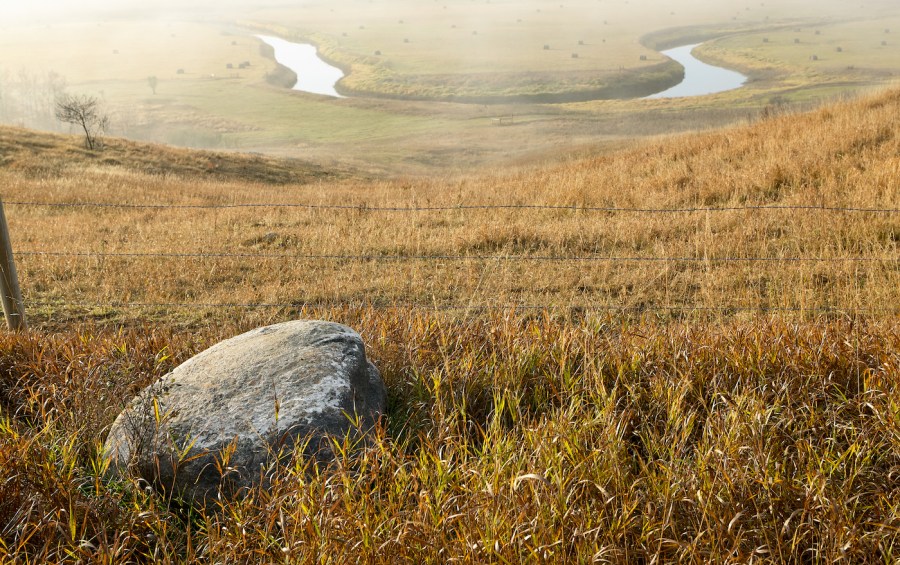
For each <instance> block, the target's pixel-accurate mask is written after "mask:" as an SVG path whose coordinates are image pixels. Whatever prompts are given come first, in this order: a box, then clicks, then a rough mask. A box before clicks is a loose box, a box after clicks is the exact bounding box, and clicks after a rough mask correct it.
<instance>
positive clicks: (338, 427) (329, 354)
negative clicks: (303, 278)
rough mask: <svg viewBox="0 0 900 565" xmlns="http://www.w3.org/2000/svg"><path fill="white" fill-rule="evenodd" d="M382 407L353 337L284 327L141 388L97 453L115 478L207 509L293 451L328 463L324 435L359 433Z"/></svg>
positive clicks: (315, 326)
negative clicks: (205, 503) (134, 480)
mask: <svg viewBox="0 0 900 565" xmlns="http://www.w3.org/2000/svg"><path fill="white" fill-rule="evenodd" d="M384 405H385V390H384V384H383V383H382V381H381V375H380V374H379V372H378V370H377V369H376V368H375V366H374V365H372V364H371V363H370V362H368V361H367V360H366V356H365V347H364V345H363V342H362V339H361V338H360V336H359V334H358V333H356V332H355V331H353V330H352V329H350V328H348V327H346V326H342V325H340V324H335V323H331V322H321V321H309V320H298V321H294V322H286V323H283V324H277V325H274V326H267V327H263V328H257V329H255V330H252V331H250V332H247V333H245V334H241V335H239V336H236V337H233V338H231V339H228V340H226V341H223V342H221V343H219V344H217V345H215V346H213V347H211V348H209V349H207V350H206V351H204V352H202V353H200V354H198V355H196V356H195V357H193V358H191V359H189V360H188V361H186V362H184V363H183V364H181V365H180V366H178V367H177V368H176V369H175V370H174V371H172V372H171V373H169V374H168V375H166V376H164V377H163V378H161V379H160V380H159V381H157V382H156V383H154V384H153V385H151V386H150V387H148V388H146V389H145V390H144V391H142V392H141V393H140V394H139V395H138V396H137V397H136V398H135V399H134V401H132V403H131V404H130V405H129V407H128V408H127V409H126V410H125V411H123V412H122V414H120V415H119V417H118V418H116V421H115V422H114V423H113V426H112V429H111V430H110V432H109V436H108V437H107V440H106V444H105V446H104V453H105V455H106V456H107V457H108V458H110V459H111V466H110V468H111V469H113V470H114V472H122V471H124V470H130V471H131V472H133V473H134V474H136V475H137V476H139V477H141V478H143V479H145V480H147V481H149V482H150V483H151V484H153V485H155V486H156V487H157V488H161V489H162V490H164V491H166V492H174V493H176V494H180V495H183V496H184V497H185V499H190V500H194V501H198V500H208V499H209V498H210V497H214V496H216V495H217V494H218V492H219V489H220V488H221V489H222V492H224V493H225V494H232V493H235V492H237V491H239V490H241V489H243V488H246V487H249V486H251V485H253V484H256V483H258V482H260V481H262V480H265V479H264V476H263V473H264V472H265V469H266V467H267V466H268V464H269V463H271V462H272V461H273V459H274V458H285V457H287V456H290V455H291V454H292V453H293V452H294V447H295V444H296V443H297V442H302V441H306V440H308V443H306V445H305V447H304V452H305V455H306V456H311V457H317V458H318V459H320V460H328V459H329V458H330V457H331V456H332V455H331V452H330V450H329V445H330V444H329V441H328V437H329V436H332V437H333V436H337V437H340V438H342V437H343V436H344V435H345V434H348V433H349V434H351V435H357V434H361V433H364V432H365V431H366V430H368V429H369V428H371V427H372V426H373V425H374V424H375V421H376V420H377V419H378V417H379V416H380V414H382V413H383V412H384ZM351 419H352V420H351ZM232 449H233V452H232V453H231V454H230V456H228V452H229V451H231V450H232ZM225 460H227V463H226V464H223V461H225ZM223 470H224V472H223Z"/></svg>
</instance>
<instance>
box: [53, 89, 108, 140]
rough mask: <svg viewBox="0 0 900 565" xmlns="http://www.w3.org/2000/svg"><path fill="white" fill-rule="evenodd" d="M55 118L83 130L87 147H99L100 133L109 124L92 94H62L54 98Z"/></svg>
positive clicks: (98, 102)
mask: <svg viewBox="0 0 900 565" xmlns="http://www.w3.org/2000/svg"><path fill="white" fill-rule="evenodd" d="M56 119H57V120H59V121H61V122H63V123H67V124H72V125H76V126H79V127H81V129H83V130H84V144H85V146H86V147H87V148H88V149H91V150H93V149H99V148H100V134H101V133H103V132H104V131H106V128H107V127H108V126H109V117H108V116H107V115H106V114H105V113H104V112H103V111H102V109H101V108H100V101H99V100H97V98H95V97H93V96H86V95H85V96H79V95H77V94H62V95H60V97H59V98H57V100H56Z"/></svg>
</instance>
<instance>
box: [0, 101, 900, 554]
mask: <svg viewBox="0 0 900 565" xmlns="http://www.w3.org/2000/svg"><path fill="white" fill-rule="evenodd" d="M898 126H900V92H896V91H895V92H887V93H883V94H879V95H877V96H872V97H869V98H865V99H861V100H856V101H850V102H845V103H841V104H837V105H834V106H831V107H828V108H823V109H821V110H818V111H816V112H812V113H810V114H804V115H796V116H793V115H772V116H769V117H767V118H766V119H764V120H761V121H758V122H755V123H752V124H747V125H746V126H743V127H739V128H732V129H728V130H722V131H717V132H712V133H704V134H702V135H690V136H681V137H675V138H665V139H658V140H654V141H651V142H642V143H640V144H635V145H634V146H633V147H631V148H628V149H625V150H622V151H619V152H616V153H610V154H606V155H602V156H598V157H593V158H587V159H574V158H573V159H572V160H570V161H566V162H558V163H554V164H550V165H542V166H535V167H530V168H523V169H520V170H506V171H502V172H499V173H497V174H495V175H492V176H472V177H460V178H434V179H390V180H378V181H373V180H369V179H362V178H359V177H355V176H352V175H345V176H341V177H340V178H335V176H331V175H325V176H316V175H312V177H313V178H315V182H309V179H310V178H311V177H309V176H305V175H308V174H309V173H307V172H302V171H305V170H306V169H304V168H302V167H301V172H300V173H296V172H291V171H293V170H294V169H293V168H292V167H293V164H290V163H285V162H283V161H274V160H266V159H262V158H260V161H259V162H258V165H254V164H253V163H254V159H256V158H255V157H246V156H234V157H233V161H231V162H229V163H227V164H224V165H223V166H222V167H220V169H219V170H225V171H233V172H232V173H229V174H224V175H221V174H220V173H216V172H212V173H207V172H206V171H205V170H204V169H203V168H202V167H201V168H200V169H197V168H196V167H195V166H194V164H193V163H194V160H197V161H199V162H201V163H202V162H204V160H205V161H208V160H210V159H213V158H215V159H223V160H230V159H232V157H230V156H212V155H210V154H196V153H189V152H182V151H172V150H169V149H166V148H160V147H144V146H139V145H136V144H125V143H124V142H119V141H112V142H111V144H110V146H111V149H110V150H109V151H108V152H103V153H98V154H94V153H89V152H84V151H81V150H79V149H76V146H77V144H78V140H77V138H60V137H52V138H50V137H45V136H37V135H35V134H31V133H29V132H24V131H21V130H4V133H3V137H2V139H3V140H4V141H2V147H3V157H2V165H0V188H2V194H3V198H4V202H5V207H6V212H7V215H8V217H9V223H10V228H11V233H12V239H13V243H14V245H15V247H16V251H17V259H18V261H19V272H20V275H21V279H22V285H23V289H24V294H25V297H26V305H27V307H28V315H29V317H30V319H31V320H32V327H33V328H35V329H33V330H32V331H30V332H24V333H21V334H4V335H0V557H2V559H0V560H2V561H6V560H9V561H23V562H47V563H55V562H71V561H73V560H83V561H85V562H95V563H122V562H229V563H237V562H248V563H249V562H282V561H285V562H291V563H295V562H296V563H307V562H329V563H331V562H333V563H344V562H372V563H376V562H378V563H380V562H397V563H401V562H404V563H409V562H414V563H437V562H467V563H476V562H477V563H480V562H491V563H518V562H537V563H579V562H613V563H651V562H723V563H724V562H771V563H784V562H810V563H820V562H821V563H826V562H828V563H831V562H835V561H841V560H843V561H847V562H853V563H858V562H880V563H893V562H896V560H897V558H898V557H900V554H898V549H897V548H898V547H900V509H898V506H897V500H896V493H897V492H898V489H900V482H898V477H900V473H898V469H900V411H898V407H900V316H898V314H900V312H898V304H900V254H898V244H900V182H898V179H900V137H898V135H897V133H896V132H897V131H900V129H898ZM115 147H120V148H122V149H119V150H117V149H114V148H115ZM117 151H118V152H117ZM159 160H162V161H163V162H159ZM51 162H52V163H55V164H54V165H53V166H52V167H45V166H44V165H45V164H46V163H51ZM256 166H258V168H257V169H253V167H256ZM269 166H271V167H272V168H273V169H274V170H276V171H279V170H282V168H283V169H285V170H288V171H289V172H288V173H285V175H286V177H285V178H290V179H294V178H297V177H292V176H291V175H294V174H299V175H300V176H301V178H302V179H304V181H303V182H294V181H293V180H292V182H290V183H288V184H272V183H271V182H270V183H264V182H260V181H262V180H263V179H268V180H270V181H272V180H278V179H279V178H282V177H279V176H277V175H276V177H268V176H267V175H266V171H267V170H268V167H269ZM245 167H248V168H250V169H251V170H249V171H246V170H245ZM161 171H168V172H166V173H165V174H160V172H161ZM301 316H307V317H321V318H328V319H333V320H336V321H340V322H344V323H347V324H349V325H351V326H353V327H355V328H357V329H358V330H359V331H360V332H361V334H362V335H363V337H364V339H365V340H366V342H367V350H368V353H369V357H370V358H372V359H373V360H374V362H375V363H376V364H377V365H378V367H379V368H380V369H381V371H382V374H383V376H384V379H385V383H386V385H387V387H388V391H389V408H388V413H387V415H386V418H385V420H384V425H383V427H382V428H380V429H379V430H378V433H377V435H376V437H375V438H374V440H373V442H372V444H371V445H370V446H368V447H366V448H364V449H361V450H359V451H356V452H347V453H346V455H344V456H342V457H341V459H340V460H339V462H338V464H337V465H335V466H333V467H330V468H328V469H321V468H320V469H314V468H310V467H303V466H302V465H297V466H287V467H275V468H273V469H271V470H270V475H269V476H271V477H272V480H271V484H269V485H267V488H265V489H257V490H254V491H251V492H249V493H248V494H247V496H246V497H245V498H244V499H242V500H238V501H232V502H228V501H222V502H221V503H220V507H219V508H216V509H206V510H203V509H190V508H186V507H185V506H184V505H181V504H179V503H178V502H177V501H172V500H170V499H168V498H166V497H165V496H163V495H160V494H156V493H154V492H152V491H148V490H145V489H144V488H143V487H142V485H141V484H139V483H138V482H136V481H110V480H108V479H106V478H104V469H105V465H106V463H105V462H104V461H103V460H102V459H101V458H100V456H99V454H98V445H99V441H100V440H102V438H103V436H104V435H105V433H106V431H107V430H108V428H109V425H110V423H111V422H112V420H113V418H114V417H115V415H116V413H117V412H118V411H119V410H120V408H121V407H122V406H123V405H124V404H125V403H126V402H127V401H128V400H129V399H130V398H131V397H132V396H133V395H134V394H135V392H136V391H137V390H139V389H140V388H141V387H143V386H145V385H147V384H148V383H150V382H152V381H153V380H154V379H156V378H157V377H159V376H161V375H162V374H164V373H166V372H167V371H168V370H170V369H171V368H172V367H174V366H175V364H176V363H178V362H181V361H183V360H185V359H187V358H188V357H189V356H190V355H192V354H194V353H196V352H197V351H199V350H201V349H203V348H204V347H205V346H206V345H209V344H211V343H214V342H216V341H218V340H221V339H223V338H224V337H229V336H231V335H234V334H235V333H237V332H239V331H241V330H243V329H247V328H249V327H252V326H256V325H260V324H262V323H268V322H275V321H282V320H285V319H288V318H295V317H301Z"/></svg>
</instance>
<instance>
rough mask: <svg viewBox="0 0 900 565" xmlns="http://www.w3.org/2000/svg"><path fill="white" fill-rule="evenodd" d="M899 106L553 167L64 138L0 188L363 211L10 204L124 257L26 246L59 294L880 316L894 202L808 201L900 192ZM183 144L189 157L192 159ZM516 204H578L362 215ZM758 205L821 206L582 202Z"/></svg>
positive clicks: (11, 171) (796, 119) (820, 115)
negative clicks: (311, 167) (385, 166)
mask: <svg viewBox="0 0 900 565" xmlns="http://www.w3.org/2000/svg"><path fill="white" fill-rule="evenodd" d="M898 110H900V94H898V93H897V92H890V93H887V94H882V95H879V96H876V97H871V98H867V99H863V100H859V101H854V102H848V103H844V104H841V105H838V106H834V107H829V108H825V109H822V110H819V111H816V112H812V113H810V114H804V115H799V116H793V115H789V116H788V115H786V116H773V117H770V118H768V119H765V120H762V121H759V122H756V123H754V124H750V125H747V126H745V127H740V128H734V129H728V130H723V131H718V132H714V133H705V134H701V135H689V136H681V137H674V138H665V139H660V140H658V141H652V142H646V143H641V144H639V145H636V146H635V147H634V148H632V149H629V150H625V151H620V152H616V153H613V154H609V155H602V156H598V157H596V158H589V159H580V160H573V161H570V162H562V163H560V164H556V165H550V166H544V167H540V168H527V169H521V170H513V171H509V170H504V171H502V172H499V173H496V174H481V175H476V176H466V177H456V178H441V179H434V178H430V179H418V178H411V179H401V180H396V179H394V180H371V179H358V178H357V179H350V180H333V179H332V178H330V177H327V176H326V177H325V180H315V177H312V179H313V180H310V181H308V182H305V183H304V184H281V183H279V184H271V183H269V184H261V183H259V182H252V180H251V182H248V181H240V182H238V181H236V180H235V179H234V176H233V175H234V174H239V171H240V169H239V168H237V167H231V170H232V172H229V173H228V174H226V173H220V172H217V171H216V168H217V167H216V163H217V162H219V161H225V160H227V157H224V156H213V157H210V156H209V155H208V154H205V155H204V154H199V155H196V159H197V160H198V161H200V162H201V163H203V164H204V165H208V168H209V169H210V170H209V172H203V173H200V174H197V173H196V172H194V171H192V170H191V169H188V168H183V170H186V171H187V172H188V173H189V174H147V173H146V172H144V171H143V170H141V169H143V168H146V167H144V166H141V167H130V166H129V163H128V159H127V156H125V157H120V158H118V159H116V160H115V161H116V162H115V163H114V164H105V163H104V162H103V156H102V155H100V156H98V157H88V158H86V159H84V158H82V159H78V158H74V157H73V158H71V159H70V160H69V161H66V160H65V159H59V158H56V159H54V158H52V157H51V155H52V154H53V152H54V151H60V149H59V144H60V143H61V142H60V141H58V140H57V141H54V143H55V144H56V145H54V146H52V147H51V148H50V149H47V150H45V151H34V152H32V153H20V154H18V156H17V157H16V159H17V160H15V161H14V162H13V164H12V166H8V167H5V168H4V169H2V172H0V185H2V186H3V188H4V197H5V199H6V200H7V201H23V200H24V201H40V202H56V203H66V202H85V201H86V202H106V203H132V204H151V205H156V204H162V205H166V204H181V205H184V204H188V205H196V204H200V205H209V204H213V205H215V204H242V203H276V204H277V203H307V204H312V205H347V206H351V207H358V208H353V209H348V210H333V209H301V208H279V207H262V208H238V209H200V210H198V209H160V210H153V209H149V210H148V209H137V210H129V209H124V210H123V209H117V208H111V209H97V208H60V209H55V208H46V207H40V206H38V207H32V206H7V208H8V214H9V223H10V225H11V229H12V232H13V241H14V243H15V245H16V250H17V251H18V252H20V253H21V252H77V253H86V254H88V255H90V254H96V253H109V254H113V256H109V257H103V256H88V257H71V256H69V257H66V256H63V257H59V256H28V255H22V256H21V257H20V266H19V270H20V273H21V275H22V279H23V280H22V284H23V286H24V292H25V295H26V297H27V300H28V301H29V302H31V303H34V304H37V305H41V304H50V305H52V306H53V307H54V308H55V307H57V306H60V305H69V306H73V305H76V306H77V305H79V304H82V305H85V304H87V305H101V306H102V305H104V304H108V303H111V302H120V301H123V300H124V301H126V302H137V303H164V304H170V303H203V304H215V303H225V302H228V303H276V304H307V303H314V304H315V303H323V302H325V303H348V302H352V303H373V304H408V303H414V304H436V305H439V306H444V307H446V306H452V307H469V306H476V307H477V306H485V305H496V304H500V305H512V304H530V305H540V306H556V307H580V308H603V309H619V308H625V309H637V310H640V309H646V308H648V307H649V308H673V309H676V310H680V309H684V308H686V309H688V310H690V309H692V308H716V309H721V308H732V309H737V310H748V309H749V310H758V309H762V310H771V309H778V310H782V309H786V310H795V309H800V310H808V311H822V310H833V309H836V310H841V311H860V310H861V311H871V310H878V311H880V310H885V309H894V307H895V306H896V305H897V304H900V290H898V289H900V271H898V269H897V258H898V254H897V245H898V241H900V228H898V223H897V215H896V213H893V214H889V213H887V214H886V213H870V212H843V211H831V210H827V209H815V207H826V208H827V207H852V208H888V209H895V210H896V209H897V208H900V189H898V185H897V182H896V179H897V178H898V175H900V158H898V155H900V138H898V136H897V135H896V134H895V132H896V131H898V130H900V123H898V122H900V118H898V115H900V113H898ZM69 143H72V141H69ZM111 144H112V145H115V142H111ZM132 153H136V154H139V152H137V151H136V150H133V151H132ZM169 153H172V150H169ZM151 154H152V153H151ZM190 155H191V154H190V153H183V154H179V162H182V163H184V162H188V161H189V159H190ZM67 156H69V155H67ZM143 159H145V160H146V157H144V158H143ZM173 160H174V159H173ZM48 163H49V164H53V166H52V167H49V170H48V167H47V165H48ZM263 165H264V164H263ZM263 165H260V166H257V167H256V169H253V168H251V167H249V166H248V169H247V171H248V172H247V175H248V176H249V177H250V178H251V179H256V178H258V177H259V176H260V173H259V172H258V170H259V169H265V166H263ZM281 165H282V166H283V164H281ZM273 167H274V165H273ZM158 168H159V169H160V170H164V169H165V167H164V166H160V167H158ZM222 168H223V169H224V168H225V167H224V166H223V167H222ZM176 170H177V169H176ZM297 176H303V174H302V173H298V174H297ZM303 178H307V179H309V178H310V177H309V176H304V177H303ZM503 204H523V205H551V206H566V207H571V208H570V209H564V210H537V209H504V210H496V209H489V210H471V209H467V210H444V211H418V212H396V211H379V210H371V209H370V208H373V207H409V206H426V207H427V206H451V207H452V206H456V205H464V206H473V205H488V206H490V205H503ZM746 206H776V207H778V206H811V207H813V209H808V210H802V211H797V210H759V209H749V210H733V211H726V212H722V211H699V212H691V213H638V212H617V213H606V212H599V211H587V210H583V208H586V207H620V208H663V209H666V208H694V207H701V208H723V207H724V208H729V207H737V208H741V207H746ZM120 253H125V254H129V253H139V254H141V253H151V254H153V253H163V254H166V253H169V254H171V253H176V254H177V253H187V254H196V253H200V254H210V255H217V254H231V255H234V254H239V255H248V254H249V255H273V254H274V255H279V257H271V256H268V257H246V256H243V257H233V256H232V257H227V256H226V257H205V258H197V257H182V258H175V257H159V256H151V257H118V256H115V254H120ZM310 255H312V256H318V255H328V256H339V257H337V258H336V257H329V258H325V259H322V258H315V257H313V258H310V257H309V256H310ZM343 256H354V257H355V256H362V257H365V258H366V259H363V260H358V259H356V260H355V259H352V258H350V259H341V258H340V257H343ZM421 256H439V257H443V258H441V259H427V258H421ZM448 256H449V257H450V258H447V257H448ZM459 257H463V258H464V259H459ZM548 257H553V258H556V259H557V260H553V261H548V260H546V258H548ZM623 259H624V260H623ZM750 259H762V261H758V260H750ZM38 311H39V312H40V310H38ZM112 313H115V311H112Z"/></svg>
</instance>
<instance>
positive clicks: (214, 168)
mask: <svg viewBox="0 0 900 565" xmlns="http://www.w3.org/2000/svg"><path fill="white" fill-rule="evenodd" d="M104 143H105V146H104V148H103V150H102V151H96V152H95V151H88V150H87V149H85V148H84V147H83V145H82V144H81V143H80V142H79V140H78V138H77V137H75V136H71V135H55V134H51V133H43V132H36V131H33V130H27V129H22V128H14V127H9V126H2V125H0V169H3V170H5V171H8V172H15V173H21V174H23V175H24V176H27V177H60V176H64V175H66V174H69V173H70V171H69V169H71V168H76V169H83V168H85V167H93V168H100V169H104V168H105V169H110V168H118V169H125V170H128V171H130V172H134V173H140V174H146V175H157V176H158V175H168V174H174V175H178V176H181V177H191V178H205V179H214V180H217V181H231V182H251V183H265V184H286V183H306V182H312V181H317V180H322V179H335V178H340V177H342V176H346V175H347V174H348V173H347V172H346V171H342V170H325V169H324V168H322V167H321V166H319V165H315V164H312V163H307V162H304V161H300V160H299V159H275V158H272V157H267V156H264V155H259V154H255V155H246V154H240V153H221V152H211V151H197V150H184V149H176V148H173V147H168V146H165V145H154V144H148V143H137V142H133V141H128V140H125V139H119V138H110V139H106V140H104Z"/></svg>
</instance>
